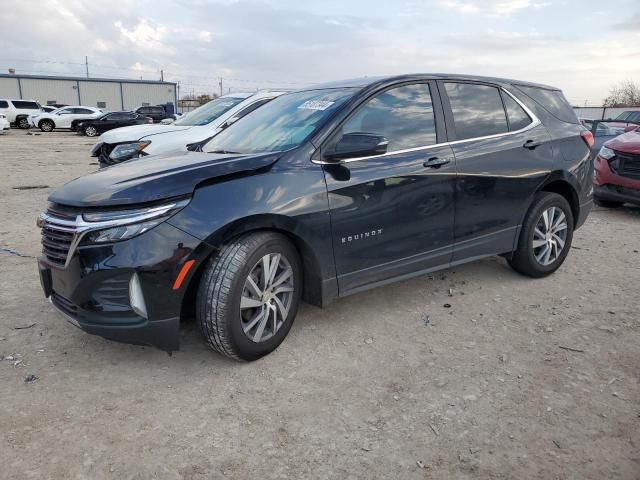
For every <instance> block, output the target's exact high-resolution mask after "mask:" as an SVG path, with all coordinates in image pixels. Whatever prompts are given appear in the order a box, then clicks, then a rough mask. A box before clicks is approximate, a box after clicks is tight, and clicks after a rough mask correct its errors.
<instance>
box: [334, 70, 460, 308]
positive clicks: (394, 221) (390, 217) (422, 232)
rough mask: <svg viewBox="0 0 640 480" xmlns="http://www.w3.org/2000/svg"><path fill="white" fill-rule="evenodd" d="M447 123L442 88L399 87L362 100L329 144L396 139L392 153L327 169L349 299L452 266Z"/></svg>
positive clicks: (341, 280) (342, 282)
mask: <svg viewBox="0 0 640 480" xmlns="http://www.w3.org/2000/svg"><path fill="white" fill-rule="evenodd" d="M442 120H443V115H442V108H441V105H440V100H439V96H438V94H437V89H436V88H435V83H432V82H427V81H424V82H416V83H409V84H404V85H399V86H394V87H390V88H388V89H386V90H384V91H382V92H379V93H377V94H375V95H374V96H372V97H371V98H369V99H368V100H366V101H365V102H363V104H361V105H360V106H359V107H358V108H357V109H356V110H355V111H354V112H353V113H352V114H351V115H350V116H349V117H348V118H347V119H346V120H345V121H344V122H343V123H342V124H341V125H340V126H339V127H338V128H337V130H336V131H335V132H334V133H333V134H332V136H331V137H330V139H329V140H328V141H327V142H325V145H323V147H322V149H323V150H331V148H332V146H333V145H335V143H336V142H337V141H338V140H339V139H340V138H341V136H342V135H343V134H346V133H353V132H365V133H373V134H377V135H382V136H384V137H386V138H387V140H388V141H389V145H388V149H387V153H386V154H383V155H376V156H373V157H366V158H361V159H349V160H347V161H345V163H342V164H339V165H325V166H324V170H325V178H326V182H327V188H328V193H329V207H330V209H331V225H332V240H333V246H334V256H335V263H336V268H337V272H338V285H339V289H340V293H341V294H342V295H344V294H345V293H349V292H354V291H357V290H358V289H360V288H364V287H366V286H370V285H373V284H377V283H382V282H384V281H386V280H389V279H392V278H399V277H403V276H408V275H412V274H414V273H416V272H420V271H426V270H428V269H431V268H434V267H437V266H443V265H447V264H448V262H449V261H450V259H451V251H452V242H453V214H454V209H453V199H454V182H455V165H454V159H453V155H452V152H451V148H450V147H449V145H448V144H446V140H445V138H444V128H443V127H444V125H443V122H442ZM429 165H431V166H429ZM436 165H439V166H436Z"/></svg>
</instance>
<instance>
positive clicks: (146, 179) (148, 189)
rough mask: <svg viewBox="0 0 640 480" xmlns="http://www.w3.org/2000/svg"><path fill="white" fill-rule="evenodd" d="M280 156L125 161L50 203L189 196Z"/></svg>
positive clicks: (79, 181) (67, 188)
mask: <svg viewBox="0 0 640 480" xmlns="http://www.w3.org/2000/svg"><path fill="white" fill-rule="evenodd" d="M279 156H280V154H279V153H266V154H265V153H262V154H254V155H227V154H224V155H222V154H213V153H199V152H184V153H176V154H172V155H157V156H150V157H147V158H140V159H137V160H131V161H128V162H124V163H121V164H118V165H114V166H113V167H108V168H103V169H101V170H99V171H97V172H94V173H90V174H88V175H85V176H83V177H79V178H76V179H75V180H71V181H70V182H69V183H67V184H65V185H63V186H62V187H60V188H58V189H56V190H55V191H54V192H53V193H52V194H51V195H49V201H51V202H54V203H58V204H61V205H68V206H71V207H110V206H117V205H130V204H137V203H146V202H153V201H156V200H162V199H165V198H171V197H178V196H181V195H188V194H191V193H192V192H193V190H194V189H195V187H196V186H197V185H198V184H199V183H201V182H203V181H206V180H210V179H213V178H217V177H222V176H225V175H230V174H234V173H240V172H248V171H251V170H256V169H259V168H263V167H267V166H269V165H272V164H273V163H275V162H276V160H278V158H279Z"/></svg>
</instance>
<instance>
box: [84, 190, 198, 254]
mask: <svg viewBox="0 0 640 480" xmlns="http://www.w3.org/2000/svg"><path fill="white" fill-rule="evenodd" d="M188 203H189V199H188V198H185V199H182V200H176V201H173V202H171V203H166V204H163V205H156V206H153V207H148V208H136V209H129V210H112V211H108V212H96V213H85V214H83V215H82V218H83V220H84V223H83V226H82V227H83V230H84V232H85V233H84V235H83V236H82V241H81V244H82V245H90V244H96V243H112V242H119V241H121V240H128V239H130V238H133V237H135V236H137V235H140V234H142V233H144V232H147V231H149V230H151V229H152V228H153V227H155V226H156V225H159V224H160V223H162V222H164V221H165V220H167V219H168V218H169V217H171V216H173V215H175V214H176V213H178V211H180V210H182V209H183V208H184V207H185V206H186V205H187V204H188Z"/></svg>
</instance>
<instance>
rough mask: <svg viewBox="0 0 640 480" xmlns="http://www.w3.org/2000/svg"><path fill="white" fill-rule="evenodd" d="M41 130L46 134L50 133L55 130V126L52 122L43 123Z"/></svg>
mask: <svg viewBox="0 0 640 480" xmlns="http://www.w3.org/2000/svg"><path fill="white" fill-rule="evenodd" d="M40 129H41V130H42V131H44V132H50V131H51V130H53V125H52V124H51V122H42V125H41V127H40Z"/></svg>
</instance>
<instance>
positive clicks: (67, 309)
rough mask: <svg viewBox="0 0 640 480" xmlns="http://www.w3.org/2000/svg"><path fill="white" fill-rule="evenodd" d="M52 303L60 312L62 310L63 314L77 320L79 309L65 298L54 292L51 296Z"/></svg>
mask: <svg viewBox="0 0 640 480" xmlns="http://www.w3.org/2000/svg"><path fill="white" fill-rule="evenodd" d="M51 301H52V302H53V304H54V305H55V306H56V307H57V308H58V309H59V310H62V312H63V313H65V314H67V315H68V316H70V317H72V318H76V317H77V316H78V307H77V306H76V305H75V304H74V303H72V302H71V301H70V300H67V299H66V298H64V297H63V296H61V295H58V294H57V293H55V292H54V293H52V294H51Z"/></svg>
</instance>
